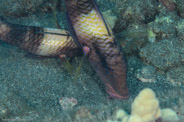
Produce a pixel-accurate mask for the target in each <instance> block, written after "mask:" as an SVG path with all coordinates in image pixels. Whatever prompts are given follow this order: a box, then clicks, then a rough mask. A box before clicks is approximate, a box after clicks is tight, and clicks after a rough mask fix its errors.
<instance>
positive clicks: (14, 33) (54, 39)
mask: <svg viewBox="0 0 184 122" xmlns="http://www.w3.org/2000/svg"><path fill="white" fill-rule="evenodd" d="M0 39H1V40H3V41H5V42H7V43H10V44H13V45H15V46H18V47H20V48H21V49H24V50H26V51H28V52H30V53H32V54H36V55H40V56H48V57H58V56H59V57H61V56H63V55H66V56H68V57H70V56H74V55H76V54H80V52H81V51H80V47H78V46H77V45H76V44H75V42H74V41H73V39H72V37H71V36H70V35H69V32H68V31H66V30H61V29H54V28H41V27H34V26H23V25H16V24H11V23H8V22H6V21H4V20H2V19H1V20H0Z"/></svg>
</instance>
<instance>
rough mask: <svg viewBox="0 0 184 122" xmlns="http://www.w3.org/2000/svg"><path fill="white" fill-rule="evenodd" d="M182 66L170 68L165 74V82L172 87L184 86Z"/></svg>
mask: <svg viewBox="0 0 184 122" xmlns="http://www.w3.org/2000/svg"><path fill="white" fill-rule="evenodd" d="M183 74H184V65H182V66H180V67H177V68H172V69H170V70H169V71H168V72H167V80H168V81H170V82H171V83H172V84H173V85H179V86H182V85H184V75H183Z"/></svg>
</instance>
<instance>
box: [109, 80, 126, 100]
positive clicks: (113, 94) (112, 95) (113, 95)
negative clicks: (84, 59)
mask: <svg viewBox="0 0 184 122" xmlns="http://www.w3.org/2000/svg"><path fill="white" fill-rule="evenodd" d="M106 92H107V93H108V94H109V97H110V98H112V99H118V100H121V99H128V98H129V93H128V92H125V93H123V94H122V95H120V94H119V93H118V92H116V91H115V90H114V89H113V87H112V86H111V85H110V84H108V83H107V84H106Z"/></svg>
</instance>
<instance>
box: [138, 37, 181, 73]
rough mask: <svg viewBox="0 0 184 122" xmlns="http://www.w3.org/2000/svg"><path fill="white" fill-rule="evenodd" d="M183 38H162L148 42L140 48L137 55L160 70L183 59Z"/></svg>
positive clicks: (177, 63) (172, 65)
mask: <svg viewBox="0 0 184 122" xmlns="http://www.w3.org/2000/svg"><path fill="white" fill-rule="evenodd" d="M183 49H184V40H183V39H173V40H162V41H160V42H157V43H154V44H148V45H146V46H145V47H144V48H142V49H141V51H140V53H139V55H140V57H141V58H142V60H143V61H145V62H147V63H149V64H151V65H153V66H155V67H156V68H158V69H161V70H167V69H169V68H171V67H174V66H176V65H179V64H181V63H182V62H183V60H184V50H183Z"/></svg>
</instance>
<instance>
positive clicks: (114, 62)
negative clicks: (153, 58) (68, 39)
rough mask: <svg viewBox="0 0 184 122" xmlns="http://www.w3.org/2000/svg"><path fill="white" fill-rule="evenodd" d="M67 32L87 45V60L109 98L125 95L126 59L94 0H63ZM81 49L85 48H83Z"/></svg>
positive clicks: (126, 95)
mask: <svg viewBox="0 0 184 122" xmlns="http://www.w3.org/2000/svg"><path fill="white" fill-rule="evenodd" d="M65 4H66V15H67V22H68V28H69V32H70V35H71V36H72V38H73V39H74V41H75V42H76V44H77V45H78V46H80V47H88V48H89V49H90V52H89V54H88V55H87V56H88V60H89V62H90V63H91V65H92V67H93V68H94V70H95V71H96V72H97V73H98V75H99V76H100V78H101V80H102V81H103V82H104V84H105V86H106V91H107V93H108V94H109V95H110V97H112V98H116V99H124V98H128V96H129V94H128V88H127V83H126V63H125V60H124V59H123V54H122V52H121V51H120V49H119V48H118V46H117V42H116V40H115V37H114V36H113V33H112V30H111V28H110V27H109V26H108V24H107V23H106V22H105V20H104V18H103V16H102V14H101V12H100V10H99V8H98V6H97V4H96V1H95V0H65ZM83 49H84V48H83Z"/></svg>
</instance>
